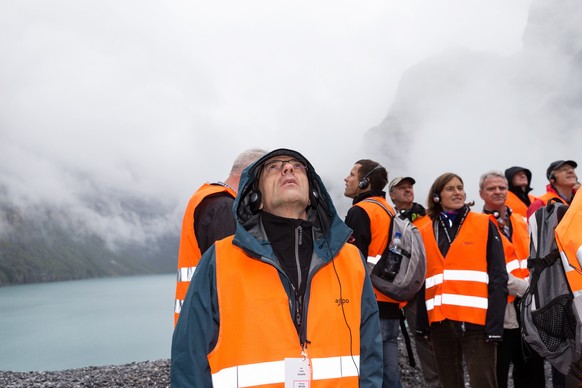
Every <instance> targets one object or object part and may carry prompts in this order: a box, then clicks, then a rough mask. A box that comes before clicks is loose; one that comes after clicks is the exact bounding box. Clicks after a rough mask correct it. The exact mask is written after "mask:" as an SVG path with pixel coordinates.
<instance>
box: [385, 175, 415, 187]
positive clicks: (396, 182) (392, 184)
mask: <svg viewBox="0 0 582 388" xmlns="http://www.w3.org/2000/svg"><path fill="white" fill-rule="evenodd" d="M403 181H409V182H410V183H411V184H415V183H416V181H415V180H414V178H412V177H409V176H405V177H402V176H398V177H396V178H394V179H392V182H390V184H389V185H388V191H392V189H393V188H394V187H396V186H398V185H399V184H401V183H402V182H403Z"/></svg>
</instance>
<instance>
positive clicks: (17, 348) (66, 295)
mask: <svg viewBox="0 0 582 388" xmlns="http://www.w3.org/2000/svg"><path fill="white" fill-rule="evenodd" d="M175 281H176V276H175V275H173V274H172V275H155V276H136V277H122V278H107V279H95V280H80V281H70V282H59V283H44V284H32V285H20V286H11V287H0V370H5V371H6V370H11V371H39V370H47V371H50V370H63V369H70V368H79V367H85V366H92V365H94V366H98V365H110V364H111V365H116V364H125V363H129V362H133V361H146V360H158V359H163V358H169V357H170V345H171V342H172V331H173V313H172V311H173V298H174V291H175Z"/></svg>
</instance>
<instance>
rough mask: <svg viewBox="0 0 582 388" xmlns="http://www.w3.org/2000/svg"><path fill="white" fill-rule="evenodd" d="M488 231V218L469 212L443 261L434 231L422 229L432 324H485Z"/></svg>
mask: <svg viewBox="0 0 582 388" xmlns="http://www.w3.org/2000/svg"><path fill="white" fill-rule="evenodd" d="M488 231H489V217H488V216H486V215H484V214H477V213H475V212H469V213H468V214H467V217H466V218H465V221H464V222H463V224H462V225H461V229H460V230H459V232H458V234H457V237H456V238H455V239H454V240H453V242H452V243H451V246H450V248H449V251H448V252H447V256H446V258H444V257H443V256H442V254H441V252H440V250H439V248H438V245H437V242H436V239H435V236H434V232H433V228H431V227H424V228H422V229H421V235H422V238H423V241H424V246H425V249H426V258H427V278H426V293H425V295H426V300H425V302H426V307H427V311H428V318H429V322H430V323H433V322H439V321H442V320H444V319H451V320H456V321H465V322H470V323H475V324H478V325H484V324H485V317H486V313H487V307H488V296H489V292H488V289H487V287H488V283H489V275H488V273H487V258H486V252H487V238H488Z"/></svg>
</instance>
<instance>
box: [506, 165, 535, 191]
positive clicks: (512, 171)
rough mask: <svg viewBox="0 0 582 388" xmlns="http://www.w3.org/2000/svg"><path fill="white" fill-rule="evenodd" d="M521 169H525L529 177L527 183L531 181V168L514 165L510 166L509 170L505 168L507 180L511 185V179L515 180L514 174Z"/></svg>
mask: <svg viewBox="0 0 582 388" xmlns="http://www.w3.org/2000/svg"><path fill="white" fill-rule="evenodd" d="M520 171H523V172H524V173H525V176H526V177H527V183H528V184H530V183H531V171H530V170H528V169H527V168H525V167H521V166H513V167H509V168H508V169H507V170H505V177H506V178H507V181H508V182H509V185H510V186H511V181H512V180H513V176H514V175H515V174H517V173H518V172H520Z"/></svg>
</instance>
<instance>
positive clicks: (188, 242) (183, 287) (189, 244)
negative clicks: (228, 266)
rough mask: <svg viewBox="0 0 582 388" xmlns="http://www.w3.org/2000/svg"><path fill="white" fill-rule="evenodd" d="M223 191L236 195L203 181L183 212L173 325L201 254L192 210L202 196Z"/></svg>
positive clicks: (224, 188) (202, 198)
mask: <svg viewBox="0 0 582 388" xmlns="http://www.w3.org/2000/svg"><path fill="white" fill-rule="evenodd" d="M223 192H224V193H228V194H229V195H230V196H232V197H233V198H234V197H235V196H236V193H235V192H234V190H232V189H231V188H229V187H226V186H222V185H213V184H209V183H205V184H203V185H202V186H200V188H199V189H198V190H196V192H195V193H194V194H193V195H192V197H191V198H190V200H189V201H188V206H187V207H186V211H185V212H184V219H183V220H182V234H181V236H180V247H179V249H178V278H177V282H176V300H175V302H174V326H176V322H178V317H179V316H180V310H181V309H182V304H183V303H184V298H185V297H186V292H187V291H188V286H189V285H190V280H191V279H192V275H193V274H194V271H195V270H196V266H197V265H198V262H199V261H200V257H201V256H202V253H201V252H200V248H199V247H198V240H196V235H195V234H194V212H195V211H196V208H197V207H198V205H200V203H201V202H202V201H203V200H204V198H206V197H208V196H210V195H214V194H218V193H223Z"/></svg>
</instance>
